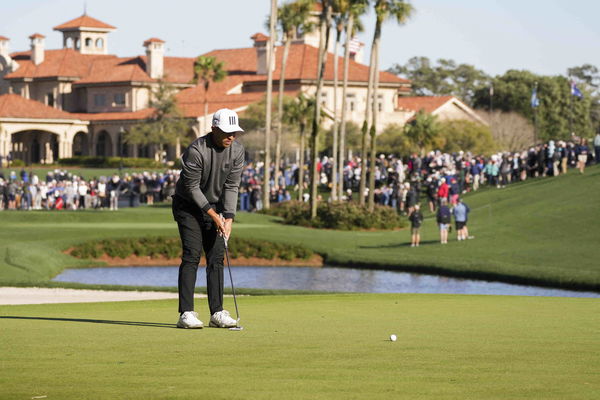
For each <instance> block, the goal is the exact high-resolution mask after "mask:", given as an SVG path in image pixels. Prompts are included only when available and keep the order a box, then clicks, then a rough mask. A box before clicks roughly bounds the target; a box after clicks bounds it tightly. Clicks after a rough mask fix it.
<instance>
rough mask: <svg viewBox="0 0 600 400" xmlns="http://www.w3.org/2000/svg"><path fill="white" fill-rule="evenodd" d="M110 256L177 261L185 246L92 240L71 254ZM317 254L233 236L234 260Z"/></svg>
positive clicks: (170, 241) (172, 241)
mask: <svg viewBox="0 0 600 400" xmlns="http://www.w3.org/2000/svg"><path fill="white" fill-rule="evenodd" d="M104 254H106V255H108V256H109V257H113V258H117V257H118V258H127V257H128V256H131V255H136V256H143V257H148V256H149V257H151V258H159V257H167V258H177V257H179V256H180V255H181V243H180V241H179V238H176V237H145V238H125V239H113V240H101V241H90V242H85V243H82V244H80V245H78V246H75V247H74V248H73V249H72V250H71V255H72V256H74V257H77V258H86V259H94V258H99V257H102V255H104ZM313 254H314V253H313V252H312V251H311V250H310V249H307V248H305V247H303V246H299V245H291V244H281V243H273V242H265V241H261V240H256V239H241V238H236V237H233V238H231V240H230V241H229V255H230V257H231V258H238V257H257V258H264V259H269V260H272V259H274V258H276V257H277V258H280V259H282V260H287V261H291V260H294V259H303V260H307V259H309V258H310V257H311V256H312V255H313Z"/></svg>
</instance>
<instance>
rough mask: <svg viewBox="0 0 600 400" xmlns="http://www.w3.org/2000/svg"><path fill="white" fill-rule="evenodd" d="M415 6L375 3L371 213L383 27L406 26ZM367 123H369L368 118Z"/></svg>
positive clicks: (385, 0) (399, 1)
mask: <svg viewBox="0 0 600 400" xmlns="http://www.w3.org/2000/svg"><path fill="white" fill-rule="evenodd" d="M413 11H414V8H413V6H412V5H411V4H410V3H408V2H407V1H405V0H377V2H376V3H375V32H374V33H373V44H372V46H371V60H370V64H369V72H370V74H369V75H370V76H369V78H370V79H369V88H368V89H367V95H368V93H369V92H371V91H372V92H373V97H372V100H371V102H372V103H371V104H372V107H373V115H372V121H370V123H371V129H370V135H371V154H370V164H371V169H370V174H369V204H368V206H369V211H373V209H374V208H375V197H374V194H375V168H376V165H375V157H376V154H375V153H376V138H377V113H378V111H379V110H378V108H379V101H378V97H377V89H378V87H379V44H380V42H381V26H382V25H383V22H385V21H386V20H388V19H392V18H393V19H395V20H396V22H397V23H398V24H400V25H402V24H404V23H405V22H406V21H407V20H408V19H409V18H410V16H411V14H412V13H413ZM365 121H369V119H368V117H367V118H365Z"/></svg>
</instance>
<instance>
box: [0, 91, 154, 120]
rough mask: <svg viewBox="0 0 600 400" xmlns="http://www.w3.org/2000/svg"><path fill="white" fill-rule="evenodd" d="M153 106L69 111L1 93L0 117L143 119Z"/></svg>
mask: <svg viewBox="0 0 600 400" xmlns="http://www.w3.org/2000/svg"><path fill="white" fill-rule="evenodd" d="M154 111H155V110H154V109H153V108H145V109H143V110H138V111H134V112H112V113H95V114H92V113H68V112H66V111H62V110H58V109H56V108H52V107H49V106H47V105H45V104H42V103H40V102H39V101H35V100H30V99H26V98H24V97H22V96H19V95H17V94H4V95H0V118H28V119H66V120H81V121H115V120H143V119H146V118H148V117H150V116H151V115H152V114H153V113H154Z"/></svg>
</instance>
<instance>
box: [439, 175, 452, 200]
mask: <svg viewBox="0 0 600 400" xmlns="http://www.w3.org/2000/svg"><path fill="white" fill-rule="evenodd" d="M441 182H442V184H441V185H440V187H439V188H438V192H437V197H438V200H439V201H441V200H442V199H446V200H448V194H449V192H450V186H448V184H447V183H446V179H444V178H442V179H441Z"/></svg>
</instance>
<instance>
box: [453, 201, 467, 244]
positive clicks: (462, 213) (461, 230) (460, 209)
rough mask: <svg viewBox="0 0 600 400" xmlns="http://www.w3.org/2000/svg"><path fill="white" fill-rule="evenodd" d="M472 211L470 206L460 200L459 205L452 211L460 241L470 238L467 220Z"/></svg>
mask: <svg viewBox="0 0 600 400" xmlns="http://www.w3.org/2000/svg"><path fill="white" fill-rule="evenodd" d="M470 211H471V210H470V209H469V206H467V205H466V204H465V203H463V201H462V200H461V199H460V198H459V199H458V203H457V204H456V206H455V207H454V208H453V209H452V214H453V215H454V223H455V225H456V235H457V239H458V240H465V239H467V238H468V237H469V236H468V235H469V234H468V230H467V218H468V215H469V212H470Z"/></svg>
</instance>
